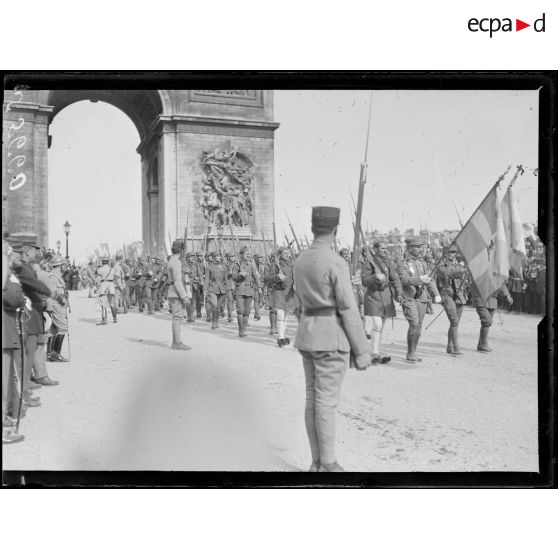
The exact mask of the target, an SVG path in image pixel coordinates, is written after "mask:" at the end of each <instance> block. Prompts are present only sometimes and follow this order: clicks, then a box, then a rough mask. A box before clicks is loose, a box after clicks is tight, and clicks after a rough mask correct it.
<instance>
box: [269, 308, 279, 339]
mask: <svg viewBox="0 0 558 558" xmlns="http://www.w3.org/2000/svg"><path fill="white" fill-rule="evenodd" d="M269 323H270V328H269V335H277V334H278V333H279V331H278V330H277V310H274V309H271V310H270V311H269Z"/></svg>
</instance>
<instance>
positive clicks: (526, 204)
mask: <svg viewBox="0 0 558 558" xmlns="http://www.w3.org/2000/svg"><path fill="white" fill-rule="evenodd" d="M370 101H371V102H372V113H371V125H370V140H369V148H368V154H367V157H368V170H367V183H366V188H365V193H364V205H363V207H364V211H363V227H364V228H365V229H368V228H370V229H372V228H374V229H378V230H379V231H380V232H387V231H389V230H390V229H393V228H395V227H397V228H399V229H401V228H405V229H407V228H412V227H414V228H415V229H417V230H418V228H419V226H420V225H421V224H422V225H423V226H426V225H428V226H429V227H430V229H431V230H432V231H436V230H443V229H458V228H459V225H458V218H457V215H456V211H455V208H454V205H453V204H455V206H456V207H457V209H458V211H459V213H460V217H461V218H462V219H463V220H464V221H465V220H466V219H468V218H469V217H470V215H471V214H472V212H473V211H474V210H475V208H476V207H477V206H478V204H479V203H480V202H481V201H482V199H483V198H484V196H485V195H486V193H487V192H488V190H489V189H490V187H491V186H492V185H493V184H494V183H495V181H496V180H497V178H498V176H500V175H501V174H502V172H503V171H504V170H505V169H506V168H507V166H508V165H510V164H511V165H515V164H520V163H521V164H523V165H524V166H525V167H527V168H529V169H533V168H535V167H537V153H538V144H537V140H538V132H537V130H538V93H537V92H536V91H511V90H510V91H393V90H392V91H374V92H372V99H371V96H370V92H369V91H351V90H347V91H300V90H298V91H276V92H275V96H274V108H275V114H274V118H275V120H276V121H277V122H279V123H280V127H279V128H278V130H277V131H276V135H275V206H276V222H277V224H278V234H279V235H280V236H282V229H285V230H286V231H287V230H288V222H287V219H286V217H285V210H286V212H287V213H288V215H289V217H290V219H291V221H292V222H293V224H294V226H295V229H296V230H297V231H299V232H300V233H301V234H306V235H307V236H308V237H310V212H311V209H310V208H311V207H312V206H313V205H335V206H338V207H340V208H341V224H340V230H339V236H340V238H341V239H342V240H344V241H345V242H347V243H348V244H350V243H352V225H351V212H352V207H351V201H350V194H349V191H350V192H352V194H353V197H354V198H355V200H356V198H357V192H358V183H359V174H360V164H361V163H362V162H363V160H364V151H365V144H366V134H367V128H368V126H367V124H368V112H369V106H370ZM50 133H51V135H52V136H53V143H52V147H51V149H50V150H49V236H50V244H51V246H54V245H55V243H56V240H57V239H60V240H61V241H62V243H63V242H64V233H63V231H62V225H63V223H64V222H65V221H66V219H68V220H69V221H70V223H71V224H72V229H71V233H70V246H71V247H70V252H71V254H72V253H73V254H74V255H75V256H76V257H77V258H78V259H79V258H86V257H87V256H88V255H89V254H90V253H92V250H93V248H94V247H95V246H97V245H98V243H99V242H107V241H108V242H109V244H110V246H111V247H112V246H114V247H117V246H120V245H121V244H122V242H123V241H126V242H130V241H132V240H136V239H141V177H140V158H139V155H138V154H137V153H136V151H135V149H136V147H137V145H138V144H139V135H138V132H137V130H136V128H135V127H134V125H133V124H132V122H131V120H130V119H129V118H128V117H127V116H126V115H125V114H124V113H123V112H121V111H120V110H119V109H117V108H115V107H113V106H111V105H108V104H106V103H102V102H98V103H94V104H93V103H89V102H80V103H75V104H73V105H70V106H69V107H67V108H65V109H64V110H63V111H61V112H60V113H59V114H58V115H57V116H56V118H55V119H54V121H53V123H52V125H51V127H50ZM256 163H257V161H256ZM515 188H516V189H517V193H518V197H519V205H520V211H521V216H522V219H523V221H524V222H535V221H536V218H537V179H536V177H534V176H533V174H532V173H531V172H526V173H525V174H524V175H523V176H522V177H521V178H520V179H519V180H518V182H517V184H516V186H515Z"/></svg>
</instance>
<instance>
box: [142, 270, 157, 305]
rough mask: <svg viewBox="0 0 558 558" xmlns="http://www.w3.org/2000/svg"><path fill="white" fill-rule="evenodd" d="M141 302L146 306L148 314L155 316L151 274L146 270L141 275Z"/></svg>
mask: <svg viewBox="0 0 558 558" xmlns="http://www.w3.org/2000/svg"><path fill="white" fill-rule="evenodd" d="M142 294H143V297H142V299H143V302H144V303H145V305H146V306H147V313H148V314H155V312H154V311H153V272H152V271H151V270H148V271H146V272H145V273H144V275H143V293H142Z"/></svg>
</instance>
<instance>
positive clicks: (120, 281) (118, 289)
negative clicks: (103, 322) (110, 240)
mask: <svg viewBox="0 0 558 558" xmlns="http://www.w3.org/2000/svg"><path fill="white" fill-rule="evenodd" d="M114 259H115V263H114V266H113V267H112V269H113V270H114V305H115V306H116V311H117V312H118V313H123V312H124V270H123V269H122V256H116V257H115V258H114Z"/></svg>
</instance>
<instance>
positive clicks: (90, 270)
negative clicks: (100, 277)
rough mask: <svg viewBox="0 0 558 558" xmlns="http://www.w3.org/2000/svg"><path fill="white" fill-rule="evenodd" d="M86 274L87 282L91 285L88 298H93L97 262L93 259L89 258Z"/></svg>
mask: <svg viewBox="0 0 558 558" xmlns="http://www.w3.org/2000/svg"><path fill="white" fill-rule="evenodd" d="M85 276H86V277H87V283H88V287H89V294H88V295H87V298H93V297H94V296H95V294H96V293H95V289H96V287H95V264H94V263H93V260H89V263H88V264H87V269H86V270H85Z"/></svg>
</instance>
